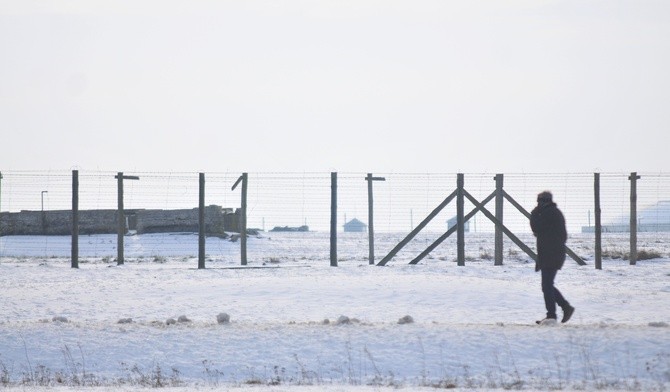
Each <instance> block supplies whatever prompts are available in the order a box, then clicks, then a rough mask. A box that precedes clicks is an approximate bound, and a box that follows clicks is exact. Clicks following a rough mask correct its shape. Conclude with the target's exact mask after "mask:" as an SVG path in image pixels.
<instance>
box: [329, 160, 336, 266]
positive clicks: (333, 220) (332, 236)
mask: <svg viewBox="0 0 670 392" xmlns="http://www.w3.org/2000/svg"><path fill="white" fill-rule="evenodd" d="M330 266H331V267H337V172H331V173H330Z"/></svg>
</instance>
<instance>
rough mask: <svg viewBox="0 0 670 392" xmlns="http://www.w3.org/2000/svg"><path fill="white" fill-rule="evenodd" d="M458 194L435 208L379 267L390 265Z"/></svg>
mask: <svg viewBox="0 0 670 392" xmlns="http://www.w3.org/2000/svg"><path fill="white" fill-rule="evenodd" d="M456 193H457V192H456V191H453V192H452V193H451V194H450V195H449V196H447V198H446V199H444V200H443V201H442V203H440V205H438V206H437V207H435V209H434V210H433V211H432V212H431V213H430V214H428V216H427V217H426V218H425V219H424V220H423V221H421V223H419V225H418V226H417V227H415V228H414V230H412V231H411V232H410V233H409V234H407V236H406V237H405V238H403V240H402V241H400V242H399V243H398V245H396V246H395V247H394V248H393V249H391V251H390V252H389V253H388V254H387V255H386V256H384V258H383V259H382V260H381V261H380V262H379V263H377V265H379V266H384V265H386V263H388V262H389V260H391V259H392V258H393V256H395V255H396V253H398V252H399V251H400V249H402V248H403V247H404V246H405V245H407V243H408V242H410V241H411V240H412V238H414V237H415V236H416V235H417V234H418V233H419V232H420V231H421V230H422V229H423V228H424V227H426V225H427V224H428V223H429V222H430V221H431V220H432V219H433V218H435V216H436V215H437V214H439V213H440V211H442V209H444V207H446V206H447V204H449V203H450V202H451V201H452V200H453V199H454V197H456Z"/></svg>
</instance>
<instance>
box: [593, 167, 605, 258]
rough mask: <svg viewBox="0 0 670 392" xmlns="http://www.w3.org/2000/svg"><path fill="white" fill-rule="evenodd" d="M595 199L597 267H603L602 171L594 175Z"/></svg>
mask: <svg viewBox="0 0 670 392" xmlns="http://www.w3.org/2000/svg"><path fill="white" fill-rule="evenodd" d="M593 200H594V210H595V220H596V222H595V235H596V244H595V247H596V249H595V251H596V263H595V264H596V269H603V256H602V226H601V225H600V173H594V175H593Z"/></svg>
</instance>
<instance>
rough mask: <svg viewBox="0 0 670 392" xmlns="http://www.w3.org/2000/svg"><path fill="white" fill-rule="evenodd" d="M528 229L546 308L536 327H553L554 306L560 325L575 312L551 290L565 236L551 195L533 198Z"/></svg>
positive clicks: (558, 212) (543, 194) (546, 194)
mask: <svg viewBox="0 0 670 392" xmlns="http://www.w3.org/2000/svg"><path fill="white" fill-rule="evenodd" d="M530 228H531V230H533V234H534V235H535V237H537V261H536V263H535V271H541V273H542V293H543V294H544V304H545V306H546V308H547V317H546V318H545V319H543V320H540V321H537V323H538V324H554V323H556V304H558V306H560V307H561V308H562V309H563V318H562V320H561V322H562V323H565V322H567V321H568V320H570V317H571V316H572V313H574V311H575V308H574V307H572V306H571V305H570V304H569V303H568V301H567V300H566V299H565V298H564V297H563V295H562V294H561V292H560V291H558V289H557V288H556V287H554V279H555V278H556V273H557V272H558V270H559V269H561V268H562V267H563V263H564V262H565V242H566V240H567V239H568V233H567V230H566V229H565V218H564V217H563V213H562V212H561V210H559V209H558V207H557V206H556V203H554V202H553V200H552V195H551V192H547V191H545V192H542V193H540V194H539V195H537V207H535V208H534V209H533V211H532V212H531V214H530Z"/></svg>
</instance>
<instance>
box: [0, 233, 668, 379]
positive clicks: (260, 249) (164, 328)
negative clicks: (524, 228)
mask: <svg viewBox="0 0 670 392" xmlns="http://www.w3.org/2000/svg"><path fill="white" fill-rule="evenodd" d="M469 237H475V239H473V240H470V241H471V242H470V243H469V249H470V251H469V252H470V253H469V254H470V256H469V259H468V263H467V265H466V266H465V267H458V266H456V264H455V263H454V262H453V259H454V255H455V251H454V247H453V244H447V243H446V242H445V245H444V246H443V247H441V248H440V251H439V252H443V253H439V252H438V250H436V252H437V254H436V255H435V256H434V257H431V258H430V259H426V260H425V261H423V262H422V263H420V264H419V265H415V266H410V265H407V260H409V259H411V256H413V255H410V254H409V253H411V252H407V253H408V254H406V255H405V254H403V253H401V254H399V255H398V257H397V259H394V260H393V261H391V262H390V263H389V265H388V266H386V267H376V266H370V265H368V263H367V260H366V256H367V242H366V241H367V237H365V236H343V237H342V238H341V239H340V241H341V243H342V245H341V247H340V248H339V249H340V253H338V254H339V255H340V263H339V266H338V267H336V268H335V267H330V266H329V260H328V254H327V246H326V245H323V244H327V241H322V240H323V239H324V236H323V235H321V234H298V235H292V234H286V233H282V234H273V235H270V234H268V233H265V234H263V235H262V237H261V238H252V239H250V242H249V249H250V263H249V268H239V262H238V261H236V260H237V259H236V257H237V256H236V255H238V254H239V244H238V243H232V242H229V241H221V242H217V241H220V240H218V239H209V240H208V248H207V249H208V253H210V254H211V256H210V257H209V259H208V264H207V267H208V268H207V269H205V270H198V269H196V268H195V267H196V266H197V260H196V259H195V258H193V257H192V256H193V255H195V252H193V253H191V252H192V250H191V249H190V248H189V249H188V250H182V252H177V249H178V248H179V246H177V245H175V243H179V244H186V243H188V244H189V245H188V246H192V245H193V242H194V241H193V236H188V235H184V236H169V237H168V236H156V235H154V236H146V237H144V236H137V237H136V238H134V239H128V240H127V241H128V242H127V247H128V248H127V249H128V252H127V255H128V257H129V259H128V260H127V262H126V264H125V265H123V266H117V265H116V263H114V262H113V258H112V259H110V258H109V257H108V255H109V254H114V252H115V251H114V250H113V246H112V245H110V246H109V247H108V248H107V249H105V248H104V246H102V245H100V244H104V243H109V241H108V239H107V237H104V236H94V237H84V238H85V240H84V241H81V242H82V243H83V244H82V245H80V247H82V248H83V252H84V253H85V254H86V252H88V250H86V246H85V245H84V244H86V243H91V244H93V243H95V244H98V245H96V250H95V252H92V253H90V254H87V256H86V257H83V262H82V263H81V265H80V268H79V269H72V268H70V261H69V260H68V259H67V258H66V257H62V256H64V255H58V254H56V253H58V252H57V251H54V249H66V250H67V251H68V252H69V248H67V246H65V245H63V244H61V245H58V241H63V242H64V243H65V244H67V241H69V237H65V238H61V239H60V240H59V239H58V238H53V237H52V238H48V239H45V238H44V237H34V238H32V240H31V241H34V242H36V243H37V244H39V246H35V247H29V248H30V249H38V250H39V252H45V256H46V257H40V256H39V255H29V254H26V253H22V252H20V251H19V250H17V245H16V241H19V240H20V241H19V242H20V243H21V244H23V245H22V249H24V248H26V247H25V241H27V240H26V238H20V239H16V238H10V237H3V238H2V241H3V242H2V243H1V244H0V245H1V248H0V249H1V250H2V255H1V256H2V258H0V287H1V288H2V290H0V309H1V314H0V386H3V387H11V388H20V389H22V390H29V391H33V390H41V389H44V387H49V388H53V387H58V386H59V385H60V386H63V385H64V386H66V387H67V390H72V389H71V387H75V389H81V390H84V389H89V388H91V387H92V386H99V388H100V389H99V390H105V391H107V390H134V389H136V388H139V387H153V386H162V385H165V386H177V387H179V388H178V389H177V390H192V389H200V390H208V389H212V388H218V389H221V388H224V389H234V390H238V389H239V390H253V391H260V390H262V391H270V390H272V391H284V390H290V391H298V392H301V391H316V390H326V391H353V390H355V391H380V390H391V389H395V388H403V389H407V390H419V389H425V390H434V389H435V387H439V388H464V389H467V388H479V389H517V388H518V389H523V390H546V389H550V388H551V389H561V390H572V389H587V390H595V389H599V390H603V389H604V390H667V389H668V388H670V326H669V325H670V258H668V255H667V252H668V250H667V245H666V244H667V243H668V242H667V241H666V240H667V239H661V240H659V239H658V238H655V239H654V240H653V241H650V245H648V248H649V247H651V248H653V249H654V250H655V251H657V252H659V253H661V254H662V257H661V258H657V259H654V260H646V261H639V262H638V265H636V266H630V265H628V262H626V261H623V260H610V259H607V260H605V263H604V268H603V270H600V271H598V270H595V269H594V268H593V263H592V261H591V260H587V262H588V263H589V265H588V266H586V267H579V266H578V265H577V264H576V263H574V262H573V261H571V260H568V261H566V266H565V267H564V269H563V270H562V271H561V272H559V275H558V278H557V286H558V287H559V288H560V289H561V290H562V291H563V293H564V294H565V296H566V297H567V298H568V300H570V301H571V303H572V304H573V305H574V306H575V307H576V308H577V311H576V313H575V315H574V316H573V319H572V320H571V321H570V322H569V323H568V324H565V325H559V326H556V327H538V326H536V325H535V324H534V320H536V319H539V318H542V317H543V315H544V306H543V302H542V295H541V291H540V282H539V274H536V273H535V272H534V269H533V265H532V264H531V263H529V262H528V261H529V260H528V257H526V256H524V255H523V254H518V253H516V252H512V251H506V252H507V253H506V260H505V265H504V266H499V267H496V266H493V262H492V261H491V260H487V255H488V254H489V253H492V250H490V249H489V246H492V245H491V242H492V241H488V239H489V238H488V237H490V236H488V237H486V241H485V239H483V238H477V237H476V236H472V235H471V236H469ZM380 238H382V239H381V243H380V244H379V247H380V250H378V251H377V252H378V258H379V257H381V256H383V255H384V254H385V251H386V250H388V249H390V247H392V246H393V245H394V244H395V243H396V242H397V239H398V238H397V236H396V237H393V236H390V235H389V236H388V238H387V239H384V238H383V236H380ZM617 238H618V237H617ZM156 241H158V242H159V245H156V244H155V243H156ZM210 241H211V242H210ZM384 241H386V242H384ZM487 241H488V242H487ZM580 241H581V242H580ZM641 241H644V238H643V239H642V240H641ZM45 242H49V243H50V245H51V246H49V247H43V246H42V245H43V244H44V243H45ZM419 242H420V240H419ZM168 243H169V244H170V245H169V246H168V245H166V244H168ZM151 244H153V245H151ZM160 244H163V245H162V246H161V245H160ZM615 244H616V242H615ZM571 245H572V247H573V249H576V250H577V252H578V253H580V254H583V255H584V257H586V258H587V259H588V255H589V246H590V245H589V242H588V240H573V243H572V244H571ZM626 245H627V244H625V243H623V244H620V247H621V248H625V246H626ZM643 245H645V244H643ZM138 246H139V247H140V248H144V249H146V248H147V247H149V248H151V251H149V252H148V253H144V254H142V255H141V256H138V255H139V254H137V253H133V252H135V250H134V249H137V247H138ZM338 246H340V245H339V244H338ZM611 246H616V245H611ZM645 246H647V245H645ZM19 248H21V246H19ZM442 248H443V249H442ZM46 249H50V250H46ZM195 249H197V241H196V244H195ZM163 251H164V252H163ZM52 253H53V254H52ZM66 254H67V252H66V253H65V255H66ZM189 255H191V256H189ZM414 255H415V254H414ZM478 255H479V256H480V257H478ZM54 256H56V257H54ZM221 313H226V314H228V315H229V316H230V322H229V323H226V324H219V323H218V322H217V315H219V314H221ZM180 316H185V317H186V318H188V319H189V320H190V321H184V322H180V321H177V322H176V323H175V324H169V325H168V324H167V323H166V321H167V320H168V319H174V320H178V319H179V317H180ZM341 316H344V317H341ZM405 316H411V318H412V319H413V322H411V323H404V324H403V323H399V320H400V319H401V318H403V317H405ZM345 317H346V318H348V319H349V322H338V320H344V319H345ZM58 320H61V321H58Z"/></svg>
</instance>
